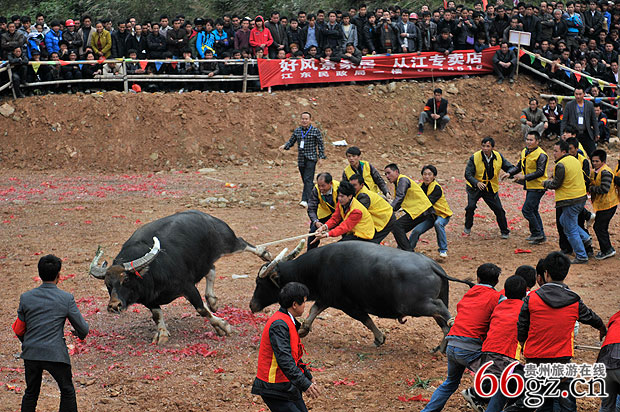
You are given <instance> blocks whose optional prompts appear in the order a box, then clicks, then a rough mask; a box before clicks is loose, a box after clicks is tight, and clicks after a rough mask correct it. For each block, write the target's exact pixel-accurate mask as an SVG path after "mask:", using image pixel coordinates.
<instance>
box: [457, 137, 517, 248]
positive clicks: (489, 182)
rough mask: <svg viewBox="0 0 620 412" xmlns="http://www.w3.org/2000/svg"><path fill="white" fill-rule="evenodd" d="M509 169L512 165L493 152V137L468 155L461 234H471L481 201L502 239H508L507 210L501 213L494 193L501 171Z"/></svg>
mask: <svg viewBox="0 0 620 412" xmlns="http://www.w3.org/2000/svg"><path fill="white" fill-rule="evenodd" d="M512 167H513V166H512V164H511V163H510V162H509V161H508V160H506V158H505V157H504V156H503V155H502V154H501V153H500V152H498V151H496V150H495V140H494V139H493V138H492V137H485V138H484V139H482V149H481V150H479V151H477V152H476V153H474V154H473V155H471V157H470V158H469V162H467V167H466V168H465V180H466V181H467V187H466V189H467V207H466V208H465V228H464V229H463V233H464V234H466V235H469V234H470V233H471V227H472V226H473V225H474V212H475V210H476V207H477V206H476V204H477V203H478V200H480V198H482V200H484V202H485V203H486V204H487V206H489V208H490V209H491V210H492V211H493V213H494V214H495V218H496V219H497V225H498V226H499V230H500V232H501V236H502V239H508V237H510V230H509V229H508V222H507V221H506V211H504V208H503V206H502V202H501V200H500V199H499V195H498V193H497V191H498V190H499V174H500V171H502V170H503V171H504V172H508V171H509V170H510V169H511V168H512Z"/></svg>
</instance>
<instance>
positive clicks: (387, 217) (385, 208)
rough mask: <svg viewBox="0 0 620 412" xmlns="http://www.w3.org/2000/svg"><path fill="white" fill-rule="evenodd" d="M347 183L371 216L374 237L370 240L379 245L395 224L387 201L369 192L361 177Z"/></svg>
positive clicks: (392, 211)
mask: <svg viewBox="0 0 620 412" xmlns="http://www.w3.org/2000/svg"><path fill="white" fill-rule="evenodd" d="M349 181H350V182H351V184H352V185H353V188H354V189H355V198H356V199H357V200H359V202H360V203H361V204H362V205H364V207H365V208H366V209H368V212H369V213H370V216H372V221H373V222H374V226H375V235H374V237H373V238H372V242H373V243H376V244H380V243H381V241H382V240H383V239H385V238H386V236H387V235H389V234H390V232H391V231H392V228H393V227H394V223H395V222H396V217H395V216H394V210H393V209H392V206H391V205H390V204H389V203H388V201H387V200H385V199H384V198H382V197H381V196H379V195H378V194H376V193H375V192H371V191H370V190H369V189H368V187H366V185H365V184H364V178H363V177H362V176H361V175H353V176H351V179H349Z"/></svg>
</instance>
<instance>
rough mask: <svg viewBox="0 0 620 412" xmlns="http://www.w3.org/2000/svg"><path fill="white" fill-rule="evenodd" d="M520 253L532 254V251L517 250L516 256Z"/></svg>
mask: <svg viewBox="0 0 620 412" xmlns="http://www.w3.org/2000/svg"><path fill="white" fill-rule="evenodd" d="M518 253H532V251H531V250H529V249H515V254H518Z"/></svg>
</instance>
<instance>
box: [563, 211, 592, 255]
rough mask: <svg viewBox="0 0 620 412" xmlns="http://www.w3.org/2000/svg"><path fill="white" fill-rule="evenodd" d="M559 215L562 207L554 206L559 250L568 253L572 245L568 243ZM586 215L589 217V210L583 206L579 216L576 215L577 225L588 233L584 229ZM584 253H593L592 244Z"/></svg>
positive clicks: (570, 251) (571, 249)
mask: <svg viewBox="0 0 620 412" xmlns="http://www.w3.org/2000/svg"><path fill="white" fill-rule="evenodd" d="M560 216H562V208H561V207H556V208H555V227H557V228H558V243H559V246H560V250H562V252H565V253H568V254H570V253H573V247H572V246H571V245H570V243H569V241H568V238H567V237H566V234H565V233H564V228H563V227H562V225H561V224H560ZM588 217H590V211H589V210H587V209H586V208H585V207H584V208H583V210H582V211H581V213H580V214H579V216H577V224H578V225H579V227H580V228H582V229H583V230H585V231H586V233H587V234H590V232H588V230H587V229H586V218H588ZM586 253H587V254H588V256H591V255H593V254H594V249H593V248H592V245H590V246H587V247H586Z"/></svg>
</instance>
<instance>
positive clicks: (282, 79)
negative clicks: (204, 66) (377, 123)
mask: <svg viewBox="0 0 620 412" xmlns="http://www.w3.org/2000/svg"><path fill="white" fill-rule="evenodd" d="M497 49H498V47H491V48H488V49H485V50H483V51H482V52H481V53H476V52H475V51H474V50H457V51H454V52H452V53H450V54H448V55H445V54H443V53H437V52H425V53H420V54H418V53H407V54H392V55H389V56H388V55H377V56H365V57H362V61H361V63H360V64H359V65H358V66H355V65H353V63H351V62H350V61H348V60H345V59H343V60H342V61H340V62H339V63H335V62H331V61H326V62H324V63H321V62H320V61H319V60H317V59H290V60H267V59H260V60H258V75H259V77H260V85H261V87H270V86H277V85H281V84H299V83H325V82H348V81H371V80H389V79H414V78H422V77H431V76H435V77H439V76H460V75H466V74H468V75H470V74H484V73H491V72H493V55H494V54H495V52H496V51H497Z"/></svg>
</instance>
